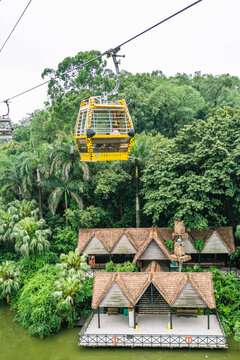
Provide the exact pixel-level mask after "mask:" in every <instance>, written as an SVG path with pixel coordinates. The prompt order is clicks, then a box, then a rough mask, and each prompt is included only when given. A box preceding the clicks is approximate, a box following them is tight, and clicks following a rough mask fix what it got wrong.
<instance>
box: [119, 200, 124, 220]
mask: <svg viewBox="0 0 240 360" xmlns="http://www.w3.org/2000/svg"><path fill="white" fill-rule="evenodd" d="M119 203H120V217H121V218H122V216H123V200H122V196H120V201H119Z"/></svg>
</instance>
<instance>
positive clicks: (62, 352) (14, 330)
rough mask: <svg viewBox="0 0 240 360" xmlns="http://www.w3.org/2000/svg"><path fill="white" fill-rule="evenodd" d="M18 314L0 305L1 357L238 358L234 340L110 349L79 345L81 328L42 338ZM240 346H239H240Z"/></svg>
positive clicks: (74, 359)
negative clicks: (209, 345)
mask: <svg viewBox="0 0 240 360" xmlns="http://www.w3.org/2000/svg"><path fill="white" fill-rule="evenodd" d="M15 315H16V313H15V312H12V311H10V310H9V308H8V307H7V306H6V305H0V360H158V359H159V360H200V359H201V360H205V359H208V360H239V358H240V351H237V346H236V343H235V342H234V341H233V340H231V341H230V342H229V349H225V350H208V349H206V350H204V349H202V350H197V349H196V350H191V351H189V350H182V349H178V350H171V349H169V350H166V349H164V350H161V349H129V348H125V349H108V348H100V349H98V348H95V349H91V348H83V347H78V346H77V342H78V333H79V329H77V328H75V329H66V330H62V331H61V332H60V333H58V334H57V335H53V336H51V337H50V338H46V339H44V340H40V339H39V338H35V337H31V336H29V335H28V331H27V330H26V329H24V328H23V327H22V326H21V325H20V324H19V323H17V322H15V321H14V317H15ZM239 345H240V344H239ZM239 348H240V346H239Z"/></svg>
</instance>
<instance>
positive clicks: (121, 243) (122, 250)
mask: <svg viewBox="0 0 240 360" xmlns="http://www.w3.org/2000/svg"><path fill="white" fill-rule="evenodd" d="M136 252H137V251H136V249H135V248H134V246H133V245H132V244H131V242H130V240H129V239H128V238H127V236H126V235H125V234H123V235H122V236H121V237H120V239H119V240H118V242H117V244H116V245H115V246H114V248H113V250H112V252H111V253H112V254H136Z"/></svg>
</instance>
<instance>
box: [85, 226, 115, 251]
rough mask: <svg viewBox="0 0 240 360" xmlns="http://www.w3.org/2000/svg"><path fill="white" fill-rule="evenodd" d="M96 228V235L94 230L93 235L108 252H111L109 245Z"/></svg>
mask: <svg viewBox="0 0 240 360" xmlns="http://www.w3.org/2000/svg"><path fill="white" fill-rule="evenodd" d="M98 230H99V229H98ZM98 230H97V234H98V236H97V235H96V232H95V233H94V235H95V236H96V237H97V238H98V239H99V240H100V241H101V242H102V244H103V245H104V246H105V247H106V249H107V251H108V253H110V252H111V248H110V246H109V245H108V244H107V243H106V242H105V240H104V237H102V234H101V232H98ZM90 239H92V236H91V238H90ZM85 247H86V246H85Z"/></svg>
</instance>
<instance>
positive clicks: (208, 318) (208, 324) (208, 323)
mask: <svg viewBox="0 0 240 360" xmlns="http://www.w3.org/2000/svg"><path fill="white" fill-rule="evenodd" d="M207 326H208V330H209V329H210V317H209V309H208V311H207Z"/></svg>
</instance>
